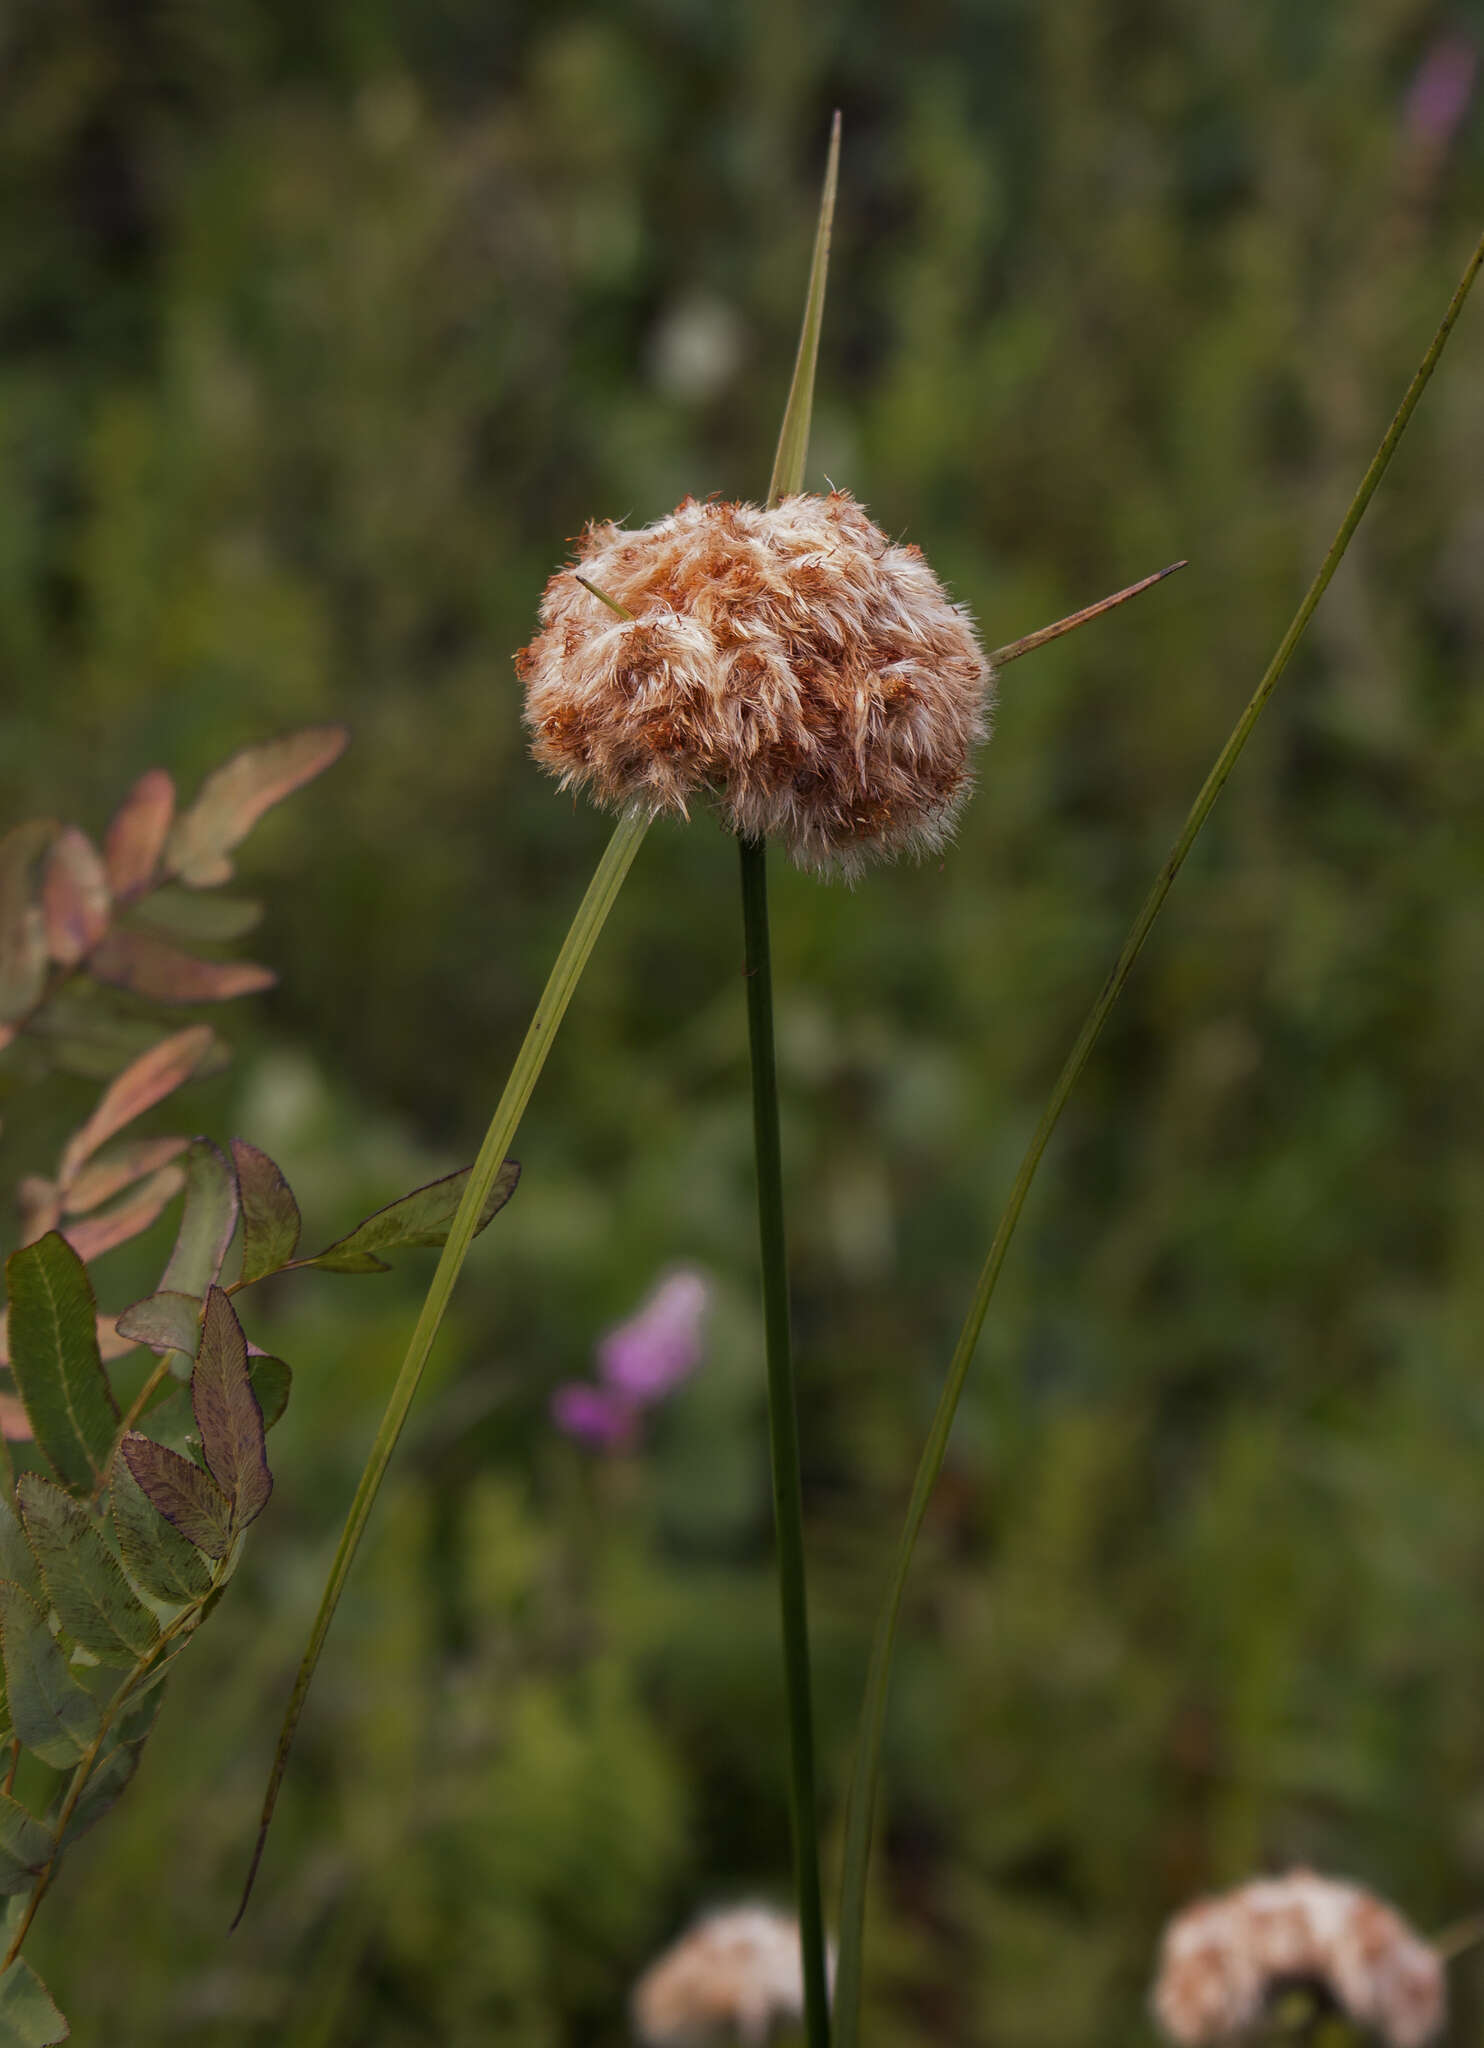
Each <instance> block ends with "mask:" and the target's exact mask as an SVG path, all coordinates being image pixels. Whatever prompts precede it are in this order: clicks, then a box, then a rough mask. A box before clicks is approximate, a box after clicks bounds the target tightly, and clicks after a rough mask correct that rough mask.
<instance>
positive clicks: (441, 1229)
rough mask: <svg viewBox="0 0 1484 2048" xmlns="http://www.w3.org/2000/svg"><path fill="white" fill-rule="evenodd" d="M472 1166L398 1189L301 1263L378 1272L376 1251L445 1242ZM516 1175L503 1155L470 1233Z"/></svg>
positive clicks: (493, 1211) (326, 1269) (381, 1262)
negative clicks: (392, 1198) (394, 1197)
mask: <svg viewBox="0 0 1484 2048" xmlns="http://www.w3.org/2000/svg"><path fill="white" fill-rule="evenodd" d="M472 1172H473V1168H472V1167H469V1166H466V1167H464V1168H463V1169H462V1170H461V1171H460V1172H458V1173H450V1174H448V1175H447V1176H446V1177H445V1178H444V1179H443V1180H435V1181H430V1182H429V1183H428V1185H427V1186H426V1187H425V1188H414V1189H413V1191H412V1193H411V1194H410V1195H403V1196H402V1198H401V1200H400V1201H397V1202H389V1203H388V1204H387V1206H386V1208H384V1209H378V1210H377V1211H376V1214H375V1215H374V1216H368V1217H367V1218H366V1220H365V1222H364V1223H358V1224H357V1225H356V1227H355V1229H354V1230H353V1231H351V1233H350V1235H349V1236H348V1237H342V1238H340V1239H338V1240H337V1241H336V1242H335V1243H334V1244H332V1245H328V1246H326V1248H325V1250H324V1251H322V1252H320V1253H318V1254H317V1255H316V1256H315V1257H314V1258H312V1259H304V1260H303V1261H301V1263H302V1264H304V1265H306V1266H318V1267H319V1269H320V1271H321V1272H323V1273H384V1272H386V1270H387V1264H386V1260H385V1259H383V1258H381V1257H379V1256H378V1254H380V1253H381V1252H389V1251H397V1250H400V1249H401V1248H402V1247H403V1246H406V1245H426V1246H429V1247H437V1246H438V1245H442V1244H446V1243H447V1241H448V1233H449V1231H450V1229H451V1228H452V1227H453V1219H454V1217H455V1216H456V1215H457V1213H458V1207H459V1201H460V1198H461V1197H462V1195H463V1192H464V1189H465V1188H466V1187H467V1186H468V1184H469V1175H470V1174H471V1173H472ZM519 1179H520V1167H519V1165H518V1164H517V1163H516V1161H515V1160H513V1159H507V1160H506V1161H505V1163H504V1164H503V1165H502V1166H501V1168H500V1170H499V1172H498V1173H497V1174H496V1175H495V1179H494V1184H493V1186H492V1187H491V1188H490V1191H489V1193H488V1195H486V1197H485V1199H484V1203H483V1205H482V1207H481V1208H480V1211H479V1220H478V1221H477V1222H476V1224H475V1226H474V1234H475V1236H476V1237H477V1236H478V1235H479V1233H480V1231H481V1230H483V1229H484V1227H485V1225H486V1224H487V1223H488V1222H489V1221H490V1219H491V1217H493V1216H496V1215H498V1214H499V1212H500V1210H501V1209H503V1208H504V1206H505V1204H506V1203H507V1202H508V1201H509V1200H510V1197H511V1196H512V1195H513V1194H514V1193H515V1184H516V1182H517V1181H518V1180H519Z"/></svg>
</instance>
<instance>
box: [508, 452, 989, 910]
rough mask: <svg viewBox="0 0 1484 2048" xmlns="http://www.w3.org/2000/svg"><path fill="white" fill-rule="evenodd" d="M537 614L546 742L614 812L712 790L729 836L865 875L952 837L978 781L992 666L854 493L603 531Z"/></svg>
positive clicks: (655, 806)
mask: <svg viewBox="0 0 1484 2048" xmlns="http://www.w3.org/2000/svg"><path fill="white" fill-rule="evenodd" d="M579 571H580V572H581V574H582V575H583V576H585V577H586V578H587V580H588V582H590V583H593V584H596V585H597V587H598V588H599V589H600V590H602V591H605V592H606V593H607V595H608V596H609V597H611V598H613V599H614V600H615V602H617V603H618V604H620V605H622V606H623V608H624V610H625V611H628V612H631V613H632V614H633V618H632V620H626V619H621V618H619V617H618V616H616V614H615V613H614V612H613V611H611V610H610V609H609V607H608V606H607V605H605V604H604V603H603V602H602V600H601V599H600V598H597V597H594V596H593V595H592V593H591V591H588V590H585V589H584V588H583V586H582V584H581V583H579V581H578V580H577V577H578V572H579ZM541 624H542V631H541V632H540V633H539V634H538V635H537V636H536V638H535V639H534V640H533V641H532V642H531V644H530V646H529V647H526V648H523V649H522V650H521V652H520V654H519V655H517V657H516V667H517V672H518V673H519V675H520V676H521V679H522V680H523V682H524V683H525V686H526V714H525V715H526V723H527V725H528V726H529V728H530V731H531V735H532V751H533V753H534V754H535V757H536V759H537V760H538V761H539V762H540V763H541V765H542V766H543V767H544V768H548V769H550V770H551V772H552V773H553V774H555V775H556V776H558V777H559V778H560V780H561V782H562V785H563V787H566V786H568V785H572V786H575V787H577V788H582V789H587V790H590V791H591V793H592V795H593V796H594V798H595V799H596V801H597V802H598V803H600V804H602V805H604V806H605V807H608V808H610V809H615V810H622V809H626V808H628V807H629V806H630V805H633V804H639V805H643V806H645V807H647V808H648V809H649V810H650V811H652V812H658V811H674V812H677V813H679V814H680V815H681V816H684V815H686V811H687V806H688V805H689V803H690V801H691V800H692V798H694V797H695V796H697V795H698V794H700V793H702V792H708V791H709V792H711V793H713V794H714V795H715V796H716V798H717V799H718V801H719V803H720V806H721V810H722V813H723V816H724V818H725V820H726V823H727V824H728V825H729V826H730V827H731V829H732V830H733V831H734V832H738V833H741V834H742V835H744V836H745V837H749V838H776V839H778V840H780V841H781V842H782V844H783V845H784V847H785V848H786V849H787V851H788V853H789V854H790V856H791V857H792V858H793V859H794V860H795V861H797V862H798V864H799V865H800V866H801V867H810V868H815V869H818V870H820V871H822V872H829V871H836V872H844V873H845V874H848V875H853V874H856V873H858V872H859V871H860V869H861V868H862V867H863V866H864V865H865V863H866V861H867V860H869V859H871V858H873V857H876V856H885V855H890V854H894V853H898V852H901V851H903V850H905V849H914V850H917V851H919V852H927V851H931V850H932V849H933V848H935V847H938V846H941V845H942V843H943V841H944V840H945V839H946V837H947V836H948V833H949V831H950V829H951V827H952V823H953V819H954V816H955V813H956V812H957V810H958V808H959V806H960V805H961V804H962V802H963V800H964V798H965V796H966V795H967V794H968V790H969V786H970V757H971V755H972V753H973V750H974V748H975V746H976V745H977V744H978V743H979V742H980V741H981V740H982V739H983V738H984V736H985V732H986V703H987V696H988V692H989V687H990V685H991V682H992V674H991V670H990V666H989V663H988V661H987V660H986V659H985V657H984V653H983V651H982V649H981V648H980V646H979V642H978V639H977V638H976V636H975V633H974V627H973V624H972V622H971V620H970V619H969V617H968V614H967V613H966V612H965V611H964V610H963V609H962V607H961V606H958V605H955V604H953V603H951V602H950V601H949V599H948V597H947V595H946V593H945V592H944V590H943V586H942V585H941V584H940V583H939V581H938V579H937V577H936V576H934V574H933V572H932V570H931V569H930V568H929V567H928V565H927V563H926V562H925V561H924V560H923V558H922V554H921V552H920V551H919V550H918V549H917V548H915V547H894V546H893V545H892V544H891V542H890V541H889V540H888V539H887V537H886V535H885V534H884V533H883V532H882V531H881V529H880V528H879V527H878V526H875V525H873V524H872V522H871V520H870V519H868V518H867V516H866V514H865V512H864V511H863V510H862V509H861V507H860V506H859V505H858V504H856V502H855V500H854V499H853V498H852V497H851V496H850V495H849V493H848V492H846V491H835V492H832V493H831V495H830V496H829V497H827V498H820V497H812V496H808V495H800V496H798V497H792V498H784V499H783V500H782V502H781V503H779V504H778V505H776V506H774V507H772V508H771V509H770V510H768V511H763V510H761V509H760V508H759V507H758V506H756V505H728V504H718V503H714V502H712V503H708V504H704V505H701V504H697V503H696V501H695V500H694V499H692V498H687V499H686V500H685V502H684V503H683V504H682V505H680V506H679V507H678V508H677V509H676V510H675V511H674V512H672V513H671V514H670V516H669V518H668V519H662V520H660V521H659V523H658V524H657V525H655V526H648V527H644V528H642V529H640V530H639V531H637V532H631V531H626V530H625V529H624V528H622V527H619V526H615V525H613V524H612V523H611V522H604V523H603V524H600V525H592V526H589V527H588V529H587V531H586V532H585V533H584V534H583V535H582V538H581V540H580V541H579V542H578V544H577V560H576V562H575V564H573V565H571V566H569V567H568V568H566V569H561V570H558V572H557V573H556V575H554V576H553V577H552V578H551V581H550V582H549V583H548V584H547V586H546V592H545V595H544V597H543V598H542V602H541Z"/></svg>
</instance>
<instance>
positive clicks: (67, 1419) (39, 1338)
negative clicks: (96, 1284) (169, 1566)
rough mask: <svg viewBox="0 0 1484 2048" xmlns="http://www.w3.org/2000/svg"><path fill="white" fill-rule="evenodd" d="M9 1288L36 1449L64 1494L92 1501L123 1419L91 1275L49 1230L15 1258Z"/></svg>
mask: <svg viewBox="0 0 1484 2048" xmlns="http://www.w3.org/2000/svg"><path fill="white" fill-rule="evenodd" d="M5 1280H6V1286H7V1288H8V1289H9V1293H10V1351H11V1371H12V1372H13V1373H14V1374H15V1382H16V1386H17V1388H18V1389H19V1390H20V1396H21V1399H22V1401H24V1403H25V1405H26V1413H27V1415H28V1416H29V1417H30V1418H31V1427H32V1429H34V1430H35V1432H36V1441H37V1443H38V1444H39V1445H40V1447H41V1449H42V1450H43V1451H44V1452H45V1454H46V1456H47V1459H48V1460H49V1462H50V1463H51V1465H52V1467H53V1469H54V1470H55V1472H56V1474H57V1476H58V1478H59V1479H60V1480H61V1481H62V1483H63V1485H64V1486H67V1487H69V1488H70V1489H71V1491H72V1492H74V1493H92V1492H93V1490H94V1489H95V1487H96V1486H97V1485H98V1484H99V1482H100V1481H101V1479H102V1477H103V1474H104V1472H105V1471H106V1469H107V1466H108V1459H109V1455H110V1453H111V1452H112V1450H113V1440H114V1437H115V1435H116V1434H117V1432H118V1426H119V1414H118V1409H117V1408H116V1407H115V1406H114V1401H113V1395H112V1394H111V1393H110V1392H109V1388H108V1381H107V1379H106V1378H105V1377H104V1373H103V1366H102V1362H101V1361H100V1359H99V1357H98V1310H97V1304H96V1303H95V1301H94V1299H93V1290H92V1287H91V1285H90V1284H89V1281H88V1276H87V1272H86V1269H85V1268H84V1266H83V1263H82V1260H81V1259H80V1258H79V1257H78V1256H77V1253H76V1252H75V1251H74V1250H73V1249H72V1247H71V1245H70V1244H68V1242H67V1240H66V1239H65V1238H64V1237H62V1236H60V1235H59V1234H58V1233H57V1232H56V1231H55V1230H49V1231H48V1232H47V1234H46V1236H45V1237H43V1238H41V1239H40V1240H39V1241H38V1242H37V1243H36V1244H28V1245H25V1246H23V1247H22V1248H21V1250H20V1251H18V1252H12V1253H11V1255H10V1258H9V1259H8V1260H7V1262H6V1267H5Z"/></svg>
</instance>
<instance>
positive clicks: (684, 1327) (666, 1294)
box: [598, 1267, 711, 1402]
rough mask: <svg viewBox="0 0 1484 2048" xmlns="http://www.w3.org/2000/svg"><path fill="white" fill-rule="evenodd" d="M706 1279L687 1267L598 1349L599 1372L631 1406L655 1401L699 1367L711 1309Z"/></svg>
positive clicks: (608, 1335) (652, 1296)
mask: <svg viewBox="0 0 1484 2048" xmlns="http://www.w3.org/2000/svg"><path fill="white" fill-rule="evenodd" d="M710 1300H711V1290H710V1288H709V1287H708V1285H707V1283H706V1280H705V1278H704V1277H703V1276H702V1275H701V1274H700V1273H697V1272H695V1271H693V1270H692V1269H690V1268H688V1267H684V1268H682V1269H681V1270H680V1271H679V1272H675V1273H671V1274H670V1276H669V1278H668V1279H665V1280H662V1281H661V1282H660V1284H659V1286H658V1287H656V1289H655V1290H654V1292H653V1294H651V1295H650V1297H649V1299H648V1301H646V1302H645V1304H644V1306H643V1307H642V1308H641V1309H640V1310H639V1312H638V1314H637V1315H635V1316H633V1317H631V1318H630V1320H629V1321H628V1322H626V1323H620V1324H619V1325H618V1328H617V1329H615V1330H610V1331H609V1332H608V1334H607V1336H606V1337H604V1338H603V1339H602V1340H601V1341H600V1343H599V1345H598V1372H599V1375H600V1376H601V1378H602V1379H603V1380H604V1381H605V1382H606V1383H607V1385H608V1386H610V1387H616V1388H617V1389H619V1391H620V1392H622V1393H625V1394H627V1395H629V1396H630V1398H631V1399H632V1400H635V1401H641V1402H643V1401H658V1400H661V1399H663V1397H664V1396H665V1395H666V1394H668V1393H670V1392H671V1391H672V1389H673V1388H675V1387H677V1386H679V1384H680V1382H681V1381H682V1380H685V1379H689V1378H690V1375H691V1374H692V1373H693V1372H694V1371H695V1369H696V1367H697V1366H698V1365H699V1364H700V1362H701V1330H702V1326H703V1324H704V1323H705V1320H706V1310H707V1308H708V1306H709V1305H710Z"/></svg>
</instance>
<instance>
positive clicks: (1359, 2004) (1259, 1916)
mask: <svg viewBox="0 0 1484 2048" xmlns="http://www.w3.org/2000/svg"><path fill="white" fill-rule="evenodd" d="M1297 1983H1312V1984H1316V1985H1318V1986H1319V1987H1320V1988H1321V1989H1322V1990H1323V1991H1325V1992H1327V1993H1328V1995H1329V1996H1330V1997H1331V1998H1332V1999H1333V2000H1334V2002H1335V2004H1336V2005H1338V2006H1339V2007H1340V2008H1341V2010H1342V2011H1344V2012H1345V2013H1347V2014H1348V2015H1349V2017H1350V2018H1351V2019H1352V2020H1353V2021H1355V2023H1356V2024H1357V2025H1358V2026H1360V2027H1363V2028H1365V2029H1367V2030H1368V2031H1370V2032H1371V2033H1374V2034H1376V2035H1377V2036H1379V2038H1380V2039H1381V2040H1382V2041H1384V2042H1386V2043H1387V2044H1388V2048H1422V2044H1423V2043H1424V2042H1426V2041H1430V2040H1431V2039H1432V2038H1433V2036H1434V2035H1435V2034H1436V2033H1437V2032H1438V2031H1439V2029H1440V2028H1441V2027H1442V2024H1443V2019H1444V2016H1445V2009H1446V2006H1445V1991H1444V1982H1443V1964H1442V1959H1441V1957H1440V1956H1439V1955H1438V1953H1437V1951H1436V1950H1435V1949H1433V1948H1430V1947H1429V1946H1428V1944H1427V1943H1426V1942H1425V1941H1423V1940H1422V1939H1421V1937H1420V1936H1419V1935H1417V1934H1415V1933H1414V1932H1413V1930H1412V1929H1411V1928H1410V1927H1409V1926H1408V1925H1407V1923H1406V1921H1405V1920H1403V1919H1402V1917H1401V1915H1400V1914H1399V1913H1397V1912H1395V1911H1394V1910H1393V1908H1392V1907H1390V1906H1388V1905H1387V1904H1386V1903H1385V1902H1384V1901H1383V1900H1381V1899H1378V1898H1377V1897H1376V1896H1375V1894H1374V1893H1372V1892H1367V1891H1362V1890H1360V1888H1359V1887H1358V1886H1356V1885H1349V1884H1340V1883H1337V1882H1336V1881H1335V1880H1334V1879H1333V1878H1326V1877H1316V1876H1315V1874H1314V1872H1313V1871H1311V1870H1294V1871H1290V1872H1289V1874H1288V1875H1287V1876H1286V1877H1277V1878H1260V1879H1258V1880H1256V1881H1255V1882H1254V1883H1252V1884H1244V1885H1241V1886H1239V1887H1238V1889H1237V1890H1236V1891H1232V1892H1227V1893H1225V1894H1224V1895H1223V1896H1222V1897H1220V1898H1215V1899H1199V1900H1197V1901H1196V1903H1195V1904H1194V1905H1192V1906H1188V1907H1187V1908H1186V1909H1185V1911H1184V1912H1182V1913H1179V1914H1177V1915H1176V1917H1175V1918H1174V1919H1173V1920H1172V1921H1171V1922H1170V1924H1169V1925H1168V1927H1167V1928H1166V1929H1165V1933H1164V1940H1163V1943H1162V1945H1161V1949H1160V1960H1159V1975H1158V1977H1157V1979H1156V1981H1155V1986H1154V1994H1153V2005H1154V2011H1155V2016H1156V2018H1157V2019H1158V2020H1159V2023H1160V2025H1161V2026H1162V2027H1163V2028H1164V2030H1165V2032H1166V2033H1167V2034H1168V2035H1169V2036H1170V2038H1171V2039H1172V2040H1174V2041H1178V2042H1180V2043H1181V2044H1182V2048H1200V2044H1202V2043H1205V2042H1216V2041H1228V2040H1230V2039H1231V2038H1232V2037H1233V2036H1235V2035H1239V2034H1243V2033H1246V2032H1247V2031H1248V2029H1249V2028H1251V2027H1253V2026H1255V2025H1256V2024H1257V2022H1258V2021H1259V2020H1260V2019H1261V2017H1262V2013H1263V2009H1264V2007H1265V2006H1266V2005H1267V2003H1268V2000H1269V1998H1270V1997H1271V1996H1272V1994H1273V1993H1274V1992H1275V1991H1276V1990H1278V1989H1279V1988H1281V1987H1282V1986H1284V1985H1289V1984H1297Z"/></svg>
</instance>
